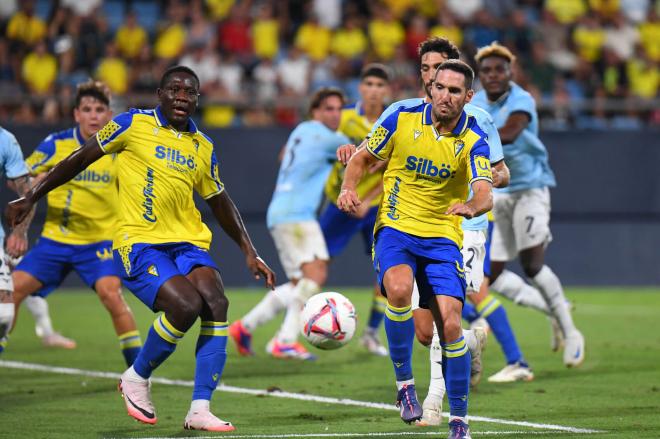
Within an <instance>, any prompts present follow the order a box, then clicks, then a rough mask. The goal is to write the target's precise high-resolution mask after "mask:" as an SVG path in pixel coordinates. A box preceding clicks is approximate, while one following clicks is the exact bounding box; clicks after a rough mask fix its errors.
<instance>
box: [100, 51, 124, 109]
mask: <svg viewBox="0 0 660 439" xmlns="http://www.w3.org/2000/svg"><path fill="white" fill-rule="evenodd" d="M96 78H97V79H99V80H100V81H102V82H104V83H106V84H107V85H108V87H109V88H110V91H112V94H113V95H118V96H121V95H123V94H124V93H126V90H128V87H129V76H128V66H127V65H126V62H125V61H124V60H123V59H122V58H121V57H120V56H119V50H118V49H117V45H116V44H115V43H114V42H109V43H107V44H106V45H105V57H103V58H102V59H101V62H99V66H98V68H97V69H96Z"/></svg>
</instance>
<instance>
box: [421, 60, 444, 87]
mask: <svg viewBox="0 0 660 439" xmlns="http://www.w3.org/2000/svg"><path fill="white" fill-rule="evenodd" d="M445 61H447V55H446V54H445V53H439V52H426V53H425V54H424V55H422V60H421V66H420V74H421V76H422V84H424V90H425V91H426V95H427V96H428V97H431V84H432V83H433V78H435V72H436V70H438V66H440V64H442V63H443V62H445Z"/></svg>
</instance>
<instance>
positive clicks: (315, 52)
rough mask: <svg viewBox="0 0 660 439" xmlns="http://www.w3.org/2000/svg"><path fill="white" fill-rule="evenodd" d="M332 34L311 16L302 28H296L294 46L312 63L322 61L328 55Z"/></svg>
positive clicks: (316, 18) (314, 16)
mask: <svg viewBox="0 0 660 439" xmlns="http://www.w3.org/2000/svg"><path fill="white" fill-rule="evenodd" d="M331 38H332V32H331V31H330V29H329V28H327V27H325V26H323V25H321V24H320V23H319V19H318V17H317V16H316V15H314V14H311V16H310V17H309V20H307V21H306V22H305V23H304V24H303V25H302V26H300V27H299V28H298V32H297V33H296V39H295V41H294V44H295V45H296V47H297V48H298V49H300V50H301V51H302V52H303V53H305V54H306V55H307V57H308V58H309V59H311V60H312V61H314V62H320V61H322V60H324V59H325V58H326V57H327V56H328V54H329V53H330V39H331Z"/></svg>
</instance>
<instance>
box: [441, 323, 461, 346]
mask: <svg viewBox="0 0 660 439" xmlns="http://www.w3.org/2000/svg"><path fill="white" fill-rule="evenodd" d="M442 329H443V334H444V339H445V342H447V343H448V342H452V341H454V340H456V339H458V338H459V337H460V336H461V334H462V330H461V322H460V320H458V319H447V320H445V321H444V322H443V324H442Z"/></svg>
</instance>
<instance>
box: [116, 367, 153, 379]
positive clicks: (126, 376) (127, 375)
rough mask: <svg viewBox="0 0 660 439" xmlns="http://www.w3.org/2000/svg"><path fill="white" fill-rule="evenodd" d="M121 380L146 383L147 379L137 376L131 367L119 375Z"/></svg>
mask: <svg viewBox="0 0 660 439" xmlns="http://www.w3.org/2000/svg"><path fill="white" fill-rule="evenodd" d="M121 379H123V380H129V381H146V380H147V378H145V377H143V376H142V375H140V374H138V373H137V372H136V371H135V369H134V368H133V366H131V367H129V368H128V369H126V371H125V372H124V373H123V374H122V375H121Z"/></svg>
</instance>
